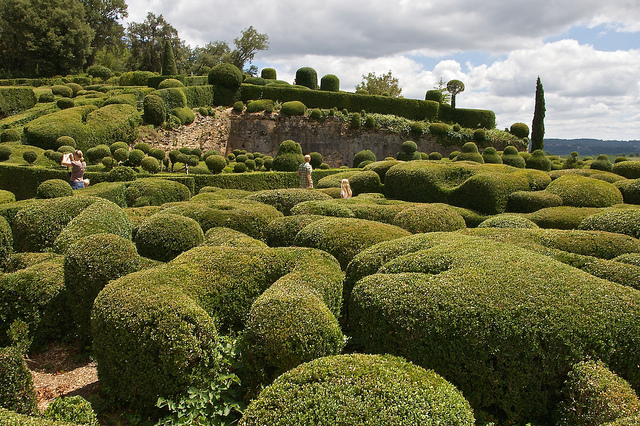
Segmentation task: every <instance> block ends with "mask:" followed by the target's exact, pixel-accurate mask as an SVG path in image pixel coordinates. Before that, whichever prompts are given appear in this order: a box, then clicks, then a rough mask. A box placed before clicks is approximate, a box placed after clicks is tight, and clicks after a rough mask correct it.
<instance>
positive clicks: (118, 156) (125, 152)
mask: <svg viewBox="0 0 640 426" xmlns="http://www.w3.org/2000/svg"><path fill="white" fill-rule="evenodd" d="M112 155H113V159H114V160H115V161H117V162H118V163H124V162H126V161H127V160H128V159H129V148H118V149H116V150H115V151H114V152H113V154H112Z"/></svg>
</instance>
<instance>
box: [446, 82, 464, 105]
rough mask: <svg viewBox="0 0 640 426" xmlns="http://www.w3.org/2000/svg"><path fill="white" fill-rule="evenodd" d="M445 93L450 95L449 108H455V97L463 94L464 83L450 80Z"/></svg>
mask: <svg viewBox="0 0 640 426" xmlns="http://www.w3.org/2000/svg"><path fill="white" fill-rule="evenodd" d="M447 92H449V93H451V108H455V107H456V95H457V94H458V93H461V92H464V83H463V82H461V81H460V80H450V81H449V82H448V83H447Z"/></svg>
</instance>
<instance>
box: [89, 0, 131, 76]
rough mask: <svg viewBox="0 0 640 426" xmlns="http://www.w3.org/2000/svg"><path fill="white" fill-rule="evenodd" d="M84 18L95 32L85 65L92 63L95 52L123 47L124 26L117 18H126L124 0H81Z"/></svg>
mask: <svg viewBox="0 0 640 426" xmlns="http://www.w3.org/2000/svg"><path fill="white" fill-rule="evenodd" d="M82 4H83V6H84V13H85V20H86V22H87V23H88V24H89V26H90V27H91V28H92V29H93V31H94V32H95V37H94V38H93V41H92V42H91V48H92V51H91V55H90V56H89V58H88V60H87V65H89V66H90V65H93V63H94V61H95V57H96V54H97V53H98V52H100V51H102V50H103V49H105V50H106V51H107V52H114V51H117V50H120V49H122V48H123V47H124V27H123V26H122V24H120V22H119V20H120V19H122V18H126V17H127V16H128V13H127V4H126V3H125V2H124V0H82Z"/></svg>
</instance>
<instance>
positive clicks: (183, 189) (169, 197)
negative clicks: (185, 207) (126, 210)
mask: <svg viewBox="0 0 640 426" xmlns="http://www.w3.org/2000/svg"><path fill="white" fill-rule="evenodd" d="M125 197H126V199H127V206H129V207H143V206H161V205H162V204H164V203H170V202H176V201H187V200H189V198H191V192H190V191H189V188H187V186H186V185H183V184H181V183H180V182H175V181H171V180H168V179H157V178H147V179H136V180H135V181H133V182H131V183H130V184H129V185H128V186H127V189H126V191H125Z"/></svg>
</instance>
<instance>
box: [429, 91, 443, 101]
mask: <svg viewBox="0 0 640 426" xmlns="http://www.w3.org/2000/svg"><path fill="white" fill-rule="evenodd" d="M425 100H427V101H435V102H438V103H442V102H443V101H444V98H443V95H442V90H427V94H426V95H425Z"/></svg>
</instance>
